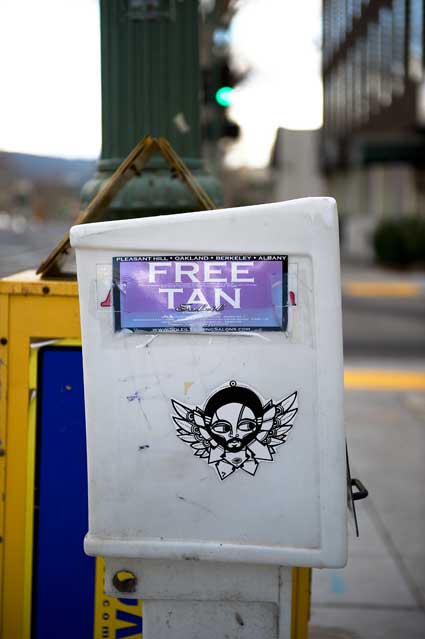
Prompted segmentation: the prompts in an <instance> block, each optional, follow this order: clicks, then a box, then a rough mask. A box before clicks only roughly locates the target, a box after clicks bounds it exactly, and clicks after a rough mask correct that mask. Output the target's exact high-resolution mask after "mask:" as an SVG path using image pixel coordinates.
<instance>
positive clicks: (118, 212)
mask: <svg viewBox="0 0 425 639" xmlns="http://www.w3.org/2000/svg"><path fill="white" fill-rule="evenodd" d="M100 15H101V63H102V152H101V158H100V161H99V164H98V173H97V174H96V176H95V177H94V178H93V179H91V180H89V182H87V183H86V184H85V186H84V187H83V191H82V195H81V205H82V208H86V207H87V205H88V203H89V202H90V201H91V200H92V199H93V197H94V196H95V195H96V193H97V192H98V191H99V190H100V188H101V187H102V185H103V184H104V182H105V180H107V179H108V178H109V177H110V176H111V175H112V173H113V172H114V171H115V169H116V168H117V167H118V166H119V164H120V163H121V162H122V160H123V159H124V158H125V157H126V156H127V155H128V153H129V152H130V150H131V149H132V148H133V147H134V146H135V144H136V143H137V142H138V141H139V140H140V139H141V138H142V137H143V136H144V135H152V136H155V137H159V136H162V137H165V138H167V140H168V141H169V142H170V143H171V145H172V147H173V148H174V149H175V150H176V152H177V153H178V154H179V155H180V156H181V157H182V159H183V160H184V162H185V164H186V165H187V166H188V168H189V169H190V171H191V172H192V173H193V174H194V176H195V178H196V179H197V180H198V181H199V183H200V184H201V186H202V187H203V188H204V189H205V190H206V191H207V193H208V194H209V195H210V196H211V197H212V199H213V200H214V201H215V202H216V204H219V203H220V189H219V186H218V183H217V181H216V179H215V178H214V177H212V176H211V175H208V173H207V172H206V171H205V169H204V168H203V165H202V160H201V135H200V118H199V91H200V87H199V80H200V77H199V76H200V73H199V43H198V21H199V16H198V1H197V0H185V2H174V1H172V0H168V1H166V0H162V1H161V2H149V1H145V2H141V1H140V0H100ZM198 209H199V204H198V202H197V201H196V199H195V198H194V197H193V195H192V194H191V193H190V192H189V191H188V190H187V188H186V186H185V185H184V184H183V183H182V182H181V181H180V180H178V179H177V178H176V176H175V175H174V174H173V173H172V172H170V170H169V168H168V166H167V165H166V164H165V162H164V161H163V160H162V159H161V158H154V159H153V160H152V162H150V163H149V166H148V167H146V170H145V171H144V172H143V174H142V175H140V176H138V177H136V178H135V179H134V180H132V181H131V182H129V184H128V185H127V186H126V187H125V188H124V189H123V191H122V192H121V193H120V194H119V196H118V197H117V198H116V199H115V200H114V201H113V202H112V203H111V205H110V208H109V210H108V218H109V219H120V218H121V219H122V218H128V217H144V216H146V215H152V214H167V213H180V212H186V211H192V210H198Z"/></svg>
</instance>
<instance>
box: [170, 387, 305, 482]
mask: <svg viewBox="0 0 425 639" xmlns="http://www.w3.org/2000/svg"><path fill="white" fill-rule="evenodd" d="M171 402H172V404H173V407H174V410H175V414H174V415H173V416H172V417H173V420H174V423H175V425H176V431H177V436H178V437H179V438H180V439H181V440H182V441H183V442H185V443H186V444H188V445H189V446H190V447H191V448H192V450H193V452H194V454H195V455H196V456H197V457H200V458H201V459H205V460H206V461H207V462H208V464H210V465H212V466H214V467H215V469H216V471H217V474H218V476H219V478H220V479H221V480H223V479H226V478H227V477H229V475H232V474H233V473H235V472H236V471H238V470H243V471H244V472H246V473H248V474H249V475H255V473H256V472H257V468H258V465H259V462H261V461H268V462H271V461H273V456H274V455H275V454H276V449H277V447H278V446H281V445H282V444H284V443H285V441H286V437H287V435H288V433H289V431H290V430H291V428H292V426H293V421H294V418H295V416H296V414H297V412H298V395H297V393H296V392H294V393H292V394H291V395H289V396H287V397H285V398H284V399H282V400H280V401H278V402H276V403H275V402H274V401H273V400H272V399H270V400H269V401H267V402H265V403H263V400H262V399H261V397H260V395H259V394H258V393H257V392H256V391H254V390H253V389H252V388H250V387H248V386H245V385H239V384H238V383H237V382H236V381H234V380H232V381H231V382H230V383H229V384H227V385H226V386H225V387H220V388H218V389H216V390H215V391H214V392H213V393H212V394H211V395H210V396H209V397H208V398H207V400H206V401H205V403H204V405H203V408H200V407H199V406H186V405H185V404H182V403H181V402H178V401H177V400H175V399H172V400H171Z"/></svg>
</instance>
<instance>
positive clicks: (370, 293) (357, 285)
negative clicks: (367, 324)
mask: <svg viewBox="0 0 425 639" xmlns="http://www.w3.org/2000/svg"><path fill="white" fill-rule="evenodd" d="M420 291H421V286H420V285H419V284H418V283H416V282H377V281H374V282H361V281H358V282H357V281H352V282H346V283H345V284H344V285H343V292H344V294H345V295H349V296H350V297H417V296H418V295H419V293H420Z"/></svg>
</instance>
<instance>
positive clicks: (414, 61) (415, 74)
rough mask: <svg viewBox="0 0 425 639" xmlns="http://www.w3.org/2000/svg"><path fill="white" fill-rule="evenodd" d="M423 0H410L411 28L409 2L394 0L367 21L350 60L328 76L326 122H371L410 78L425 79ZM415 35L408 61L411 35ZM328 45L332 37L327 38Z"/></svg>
mask: <svg viewBox="0 0 425 639" xmlns="http://www.w3.org/2000/svg"><path fill="white" fill-rule="evenodd" d="M423 11H424V7H423V0H410V14H409V27H410V28H409V29H407V28H406V0H393V2H392V4H391V5H390V6H388V7H383V8H381V9H380V11H379V17H378V20H377V21H376V22H370V23H369V24H368V25H367V29H366V33H365V35H359V36H358V37H357V38H356V39H355V41H354V45H353V46H351V47H350V48H348V49H346V53H345V56H344V58H342V59H341V57H339V61H338V62H337V63H336V64H334V65H332V66H331V67H329V68H328V69H327V70H326V73H325V75H324V94H325V120H326V126H330V127H331V128H334V129H337V130H344V129H345V128H351V127H353V126H358V125H361V124H362V123H364V122H367V121H368V119H369V118H370V116H371V115H373V114H374V113H377V112H379V110H380V109H381V107H386V106H389V105H390V104H391V102H392V100H393V97H394V96H397V95H401V94H403V92H404V89H405V83H406V78H407V77H409V79H411V80H412V81H420V80H422V78H423V73H424V65H423V35H424V34H423V18H424V14H423ZM407 34H409V42H408V45H409V46H408V47H407V51H408V59H407V60H406V55H405V52H406V46H405V45H406V35H407ZM324 42H325V43H326V39H325V41H324Z"/></svg>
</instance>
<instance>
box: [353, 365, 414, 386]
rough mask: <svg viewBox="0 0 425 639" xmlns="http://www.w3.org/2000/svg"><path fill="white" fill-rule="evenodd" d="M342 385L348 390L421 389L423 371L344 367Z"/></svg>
mask: <svg viewBox="0 0 425 639" xmlns="http://www.w3.org/2000/svg"><path fill="white" fill-rule="evenodd" d="M344 385H345V388H346V389H348V390H382V391H397V390H399V391H406V390H407V391H409V390H411V391H415V390H421V391H422V390H425V371H409V370H386V369H384V370H382V369H369V368H346V369H345V371H344Z"/></svg>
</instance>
